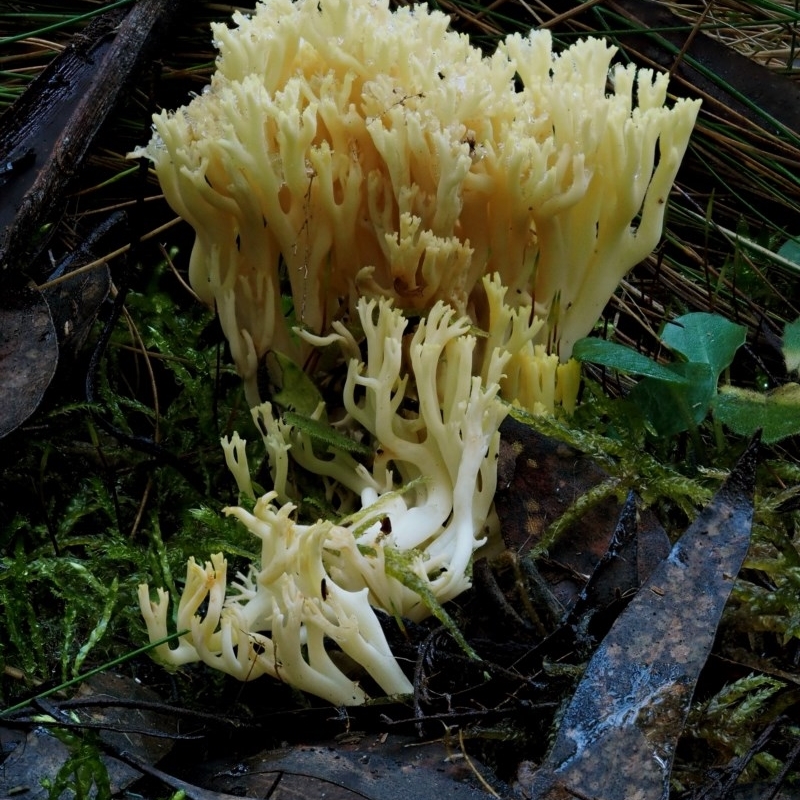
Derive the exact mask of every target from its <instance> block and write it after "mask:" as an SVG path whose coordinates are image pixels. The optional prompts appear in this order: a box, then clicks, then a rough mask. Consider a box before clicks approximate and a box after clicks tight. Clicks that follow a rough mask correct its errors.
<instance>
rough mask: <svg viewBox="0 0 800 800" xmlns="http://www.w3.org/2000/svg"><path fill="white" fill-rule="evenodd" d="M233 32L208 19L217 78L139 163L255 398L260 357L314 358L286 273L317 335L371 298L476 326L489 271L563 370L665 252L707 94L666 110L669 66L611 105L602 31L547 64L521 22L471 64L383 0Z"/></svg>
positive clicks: (331, 3) (430, 28) (547, 42)
mask: <svg viewBox="0 0 800 800" xmlns="http://www.w3.org/2000/svg"><path fill="white" fill-rule="evenodd" d="M234 22H235V27H233V28H228V27H227V26H226V25H223V24H218V25H214V26H213V30H214V37H215V42H216V45H217V46H218V48H219V53H220V55H219V58H218V60H217V73H216V74H215V75H214V77H213V79H212V82H211V84H210V86H209V87H207V90H206V91H204V92H203V93H202V94H201V95H199V96H197V97H195V98H194V99H193V100H192V101H191V102H190V103H189V104H188V106H186V107H184V108H182V109H180V110H178V111H177V112H164V113H162V114H159V115H157V116H156V117H155V135H154V137H153V139H152V141H151V142H150V144H149V145H148V146H147V147H146V148H141V149H140V150H139V151H137V152H138V154H139V155H145V156H147V157H148V158H149V159H150V160H151V161H152V162H153V166H154V168H155V170H156V173H157V175H158V178H159V181H160V182H161V186H162V188H163V190H164V193H165V195H166V197H167V200H168V201H169V203H170V204H171V205H172V207H173V208H174V209H175V210H176V211H177V212H178V213H179V214H181V216H183V217H184V218H185V219H186V220H187V221H189V222H190V224H191V225H192V226H193V227H194V229H195V231H196V234H197V238H196V241H195V246H194V249H193V252H192V257H191V265H190V279H191V282H192V285H193V286H194V288H195V289H196V291H197V292H198V294H199V295H200V296H201V297H202V298H203V299H204V300H205V301H206V302H208V303H209V304H215V305H216V307H217V310H218V312H219V316H220V320H221V322H222V327H223V330H224V332H225V335H226V336H227V338H228V340H229V341H230V344H231V351H232V354H233V358H234V361H235V362H236V365H237V369H238V370H239V372H240V373H241V374H242V376H243V377H244V379H245V386H246V389H247V396H248V399H249V401H250V403H251V405H256V404H257V402H258V401H259V400H260V398H259V397H258V390H257V387H256V382H255V374H256V369H257V366H258V362H259V360H260V359H261V358H262V357H263V356H264V354H265V353H266V352H267V351H268V350H269V349H271V348H272V349H276V350H278V351H281V352H283V353H285V354H286V355H289V356H291V357H293V358H296V359H299V358H300V357H301V356H302V354H303V350H304V349H305V348H308V346H309V345H308V344H307V343H304V342H303V341H302V340H299V339H298V338H297V337H295V336H293V335H292V333H291V323H290V322H289V321H287V318H286V317H285V315H284V313H283V310H282V301H281V287H282V286H284V285H286V283H288V284H289V285H290V286H291V295H292V301H293V319H294V321H296V322H298V323H300V324H302V325H303V326H305V327H306V328H307V329H309V330H310V331H311V332H312V333H315V334H326V333H327V332H328V331H329V329H330V326H331V323H332V322H333V321H334V320H336V319H338V318H339V317H340V316H341V315H342V314H346V313H348V312H349V313H350V314H352V313H354V309H355V303H356V299H357V297H358V295H359V294H364V293H367V294H370V295H372V296H384V297H390V298H392V299H393V301H394V303H395V305H396V306H397V307H399V308H404V309H413V310H415V311H424V310H427V309H430V308H432V307H433V305H434V304H435V303H436V302H437V301H438V300H443V301H445V302H446V303H448V304H450V305H451V306H453V307H454V308H455V309H456V310H457V311H458V313H460V314H461V313H465V312H468V313H470V314H471V315H472V319H473V322H474V323H475V324H476V325H477V326H478V327H480V328H483V329H488V327H489V324H488V321H487V319H485V318H483V317H482V316H481V309H483V310H486V309H487V307H488V304H487V302H486V300H485V297H484V296H483V285H482V283H481V280H480V279H481V277H482V276H484V275H488V274H494V273H497V274H499V275H500V279H501V281H502V283H503V285H504V286H506V287H507V288H508V290H509V295H508V296H509V298H511V299H512V301H513V303H514V304H515V305H517V306H519V307H520V308H522V307H525V306H529V305H530V306H532V307H533V309H534V310H535V312H536V314H537V315H538V316H539V317H540V318H541V319H543V320H545V321H546V324H545V325H544V326H543V327H541V329H540V330H539V331H538V333H537V334H536V337H535V339H534V340H533V344H534V345H544V346H545V348H546V353H550V354H553V353H555V354H557V355H558V356H559V357H560V360H561V361H562V362H565V361H566V360H567V359H568V357H569V355H570V353H571V351H572V346H573V343H574V342H575V340H576V339H577V338H579V337H581V336H583V335H585V334H586V333H588V331H589V330H590V329H591V327H592V326H593V325H594V323H595V321H596V320H597V317H598V315H599V314H600V312H601V310H602V308H603V306H604V304H605V303H606V301H607V300H608V298H609V296H610V295H611V294H612V292H613V291H614V288H615V287H616V285H617V283H618V282H619V280H620V279H621V277H622V276H623V275H624V274H625V273H626V272H627V271H628V270H629V269H630V268H631V267H632V266H633V265H634V264H636V263H637V262H638V261H639V260H641V259H642V258H643V257H645V256H646V255H647V253H648V252H649V251H650V250H651V249H652V248H653V247H654V246H655V245H656V243H657V241H658V238H659V235H660V231H661V226H662V221H663V214H664V207H665V203H666V200H667V195H668V193H669V190H670V186H671V184H672V182H673V180H674V178H675V174H676V171H677V169H678V165H679V163H680V160H681V157H682V156H683V153H684V151H685V149H686V146H687V142H688V138H689V134H690V132H691V129H692V126H693V124H694V120H695V117H696V114H697V109H698V104H697V103H696V102H692V101H687V100H678V101H676V102H675V103H674V104H673V106H672V107H671V108H667V107H666V106H665V99H666V89H667V78H666V76H664V75H658V76H654V75H653V73H652V72H651V71H649V70H641V71H640V72H639V73H638V75H636V74H635V71H634V68H633V67H632V66H628V67H621V66H618V67H615V68H614V69H613V70H612V72H611V85H612V91H611V93H610V94H607V90H606V80H607V76H608V71H609V65H610V63H611V59H612V57H613V55H614V52H615V50H614V48H613V47H611V46H609V45H608V44H606V43H605V42H604V41H603V40H600V39H587V40H582V41H580V42H577V43H576V44H574V45H572V46H571V47H569V48H568V49H566V50H565V51H564V52H562V53H559V54H556V53H554V52H553V48H552V41H551V37H550V34H549V33H548V32H547V31H532V32H531V33H530V34H529V35H528V36H526V37H521V36H518V35H513V36H509V37H508V38H507V39H506V40H505V42H503V43H501V45H500V46H499V47H498V49H497V51H496V52H495V53H494V54H493V55H491V56H483V55H482V54H481V52H480V51H479V50H478V49H477V48H475V47H473V46H472V45H471V44H470V42H469V40H468V39H467V37H465V36H463V35H459V34H457V33H454V32H452V31H449V30H448V18H447V17H446V16H444V15H443V14H441V13H439V12H435V11H429V10H428V9H427V8H426V7H425V6H424V5H415V6H413V7H404V8H400V9H398V10H397V11H395V12H392V11H390V9H389V6H388V0H297V2H292V1H291V0H266V2H262V3H259V4H258V6H257V9H256V12H255V14H253V15H252V16H247V15H244V14H241V13H238V12H237V13H236V14H234ZM515 76H519V77H520V78H521V81H522V84H523V88H522V89H521V90H518V88H517V86H516V85H515ZM634 95H635V97H636V98H637V100H638V105H636V104H635V103H634ZM656 153H658V156H656ZM534 352H535V353H537V354H543V353H542V351H540V350H535V351H534ZM536 357H537V358H538V357H539V356H538V355H537V356H536ZM522 379H523V377H522V372H520V373H519V380H522ZM542 379H543V378H542ZM517 382H518V381H517V380H516V379H515V381H512V383H517ZM547 391H549V392H550V393H551V394H552V393H553V391H554V390H553V388H552V387H549V389H547ZM522 393H524V394H529V395H536V391H535V387H534V388H530V389H525V390H523V391H522ZM520 396H521V395H520ZM533 402H534V403H535V402H538V401H537V400H534V401H533Z"/></svg>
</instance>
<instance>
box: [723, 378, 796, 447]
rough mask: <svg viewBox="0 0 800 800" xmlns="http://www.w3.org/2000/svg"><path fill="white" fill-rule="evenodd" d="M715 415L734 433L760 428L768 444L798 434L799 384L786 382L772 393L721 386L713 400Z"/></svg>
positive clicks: (751, 431)
mask: <svg viewBox="0 0 800 800" xmlns="http://www.w3.org/2000/svg"><path fill="white" fill-rule="evenodd" d="M714 416H715V417H716V418H717V419H718V420H719V421H720V422H722V423H724V424H725V425H727V426H728V427H729V428H730V429H731V430H732V431H733V432H734V433H739V434H742V435H744V436H749V435H750V434H752V433H755V431H757V430H758V429H759V428H760V429H761V438H762V440H763V441H764V442H766V443H767V444H771V443H772V442H777V441H780V440H781V439H784V438H786V437H787V436H795V435H797V434H798V433H800V385H798V384H796V383H787V384H786V385H785V386H781V387H779V388H778V389H775V390H774V391H772V392H753V391H751V390H749V389H738V388H735V387H733V386H726V387H724V388H723V389H722V390H721V391H720V393H719V394H718V395H717V397H716V398H715V400H714Z"/></svg>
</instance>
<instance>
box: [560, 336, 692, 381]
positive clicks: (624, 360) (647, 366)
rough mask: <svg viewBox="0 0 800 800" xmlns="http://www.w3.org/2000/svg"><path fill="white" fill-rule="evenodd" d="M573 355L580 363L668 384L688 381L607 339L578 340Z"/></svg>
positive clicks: (667, 368)
mask: <svg viewBox="0 0 800 800" xmlns="http://www.w3.org/2000/svg"><path fill="white" fill-rule="evenodd" d="M572 355H573V357H574V358H576V359H578V361H591V362H592V363H594V364H602V365H603V366H604V367H611V368H613V369H618V370H619V371H620V372H627V373H630V374H631V375H642V376H644V377H648V378H654V379H656V380H659V381H663V382H666V383H685V381H686V379H685V378H684V377H683V376H681V375H680V374H679V373H677V372H675V371H674V370H672V369H670V368H669V367H665V366H662V365H661V364H658V363H656V362H655V361H653V359H652V358H648V357H647V356H646V355H643V354H642V353H637V352H636V351H635V350H631V348H630V347H625V346H624V345H621V344H616V343H615V342H609V341H607V340H605V339H593V338H586V339H578V341H577V342H575V347H574V348H573V351H572Z"/></svg>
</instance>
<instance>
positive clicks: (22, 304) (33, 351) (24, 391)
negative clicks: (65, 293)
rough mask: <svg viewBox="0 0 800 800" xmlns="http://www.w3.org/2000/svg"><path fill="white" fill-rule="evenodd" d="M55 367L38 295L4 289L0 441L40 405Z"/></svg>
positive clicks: (50, 330) (51, 333)
mask: <svg viewBox="0 0 800 800" xmlns="http://www.w3.org/2000/svg"><path fill="white" fill-rule="evenodd" d="M57 364H58V341H57V339H56V331H55V327H54V326H53V320H52V319H51V317H50V309H49V308H48V306H47V302H46V301H45V299H44V297H43V296H42V294H41V292H40V291H39V290H38V289H36V288H34V287H32V286H24V287H20V288H18V289H16V290H14V289H11V288H10V287H9V288H6V290H5V292H4V297H3V303H2V307H0V387H2V392H1V394H2V403H0V438H2V437H3V436H6V435H7V434H9V433H11V431H13V430H15V429H16V428H17V427H19V426H20V425H21V424H22V423H23V422H25V420H26V419H28V417H29V416H30V415H31V414H33V412H34V411H35V410H36V409H37V407H38V406H39V403H40V402H41V400H42V397H43V396H44V393H45V390H46V389H47V387H48V386H49V385H50V381H51V380H52V378H53V374H54V373H55V371H56V365H57Z"/></svg>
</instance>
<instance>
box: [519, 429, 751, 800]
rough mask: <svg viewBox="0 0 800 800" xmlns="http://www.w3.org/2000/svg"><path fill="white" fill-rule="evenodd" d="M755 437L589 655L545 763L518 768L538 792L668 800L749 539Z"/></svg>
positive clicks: (531, 792)
mask: <svg viewBox="0 0 800 800" xmlns="http://www.w3.org/2000/svg"><path fill="white" fill-rule="evenodd" d="M756 451H757V443H756V442H754V443H753V444H751V446H750V447H749V448H748V450H747V451H746V453H745V454H744V456H743V457H742V458H741V459H740V461H739V464H738V465H737V466H736V468H735V470H734V471H733V473H732V474H731V476H730V477H729V478H728V480H727V481H726V482H725V484H724V485H723V486H722V488H721V489H720V490H719V492H718V493H717V495H716V497H715V498H714V500H713V501H712V502H711V503H710V505H709V506H708V507H707V508H706V509H704V511H703V512H702V513H701V514H700V516H699V517H698V518H697V520H695V522H694V523H693V524H692V525H691V526H690V527H689V528H688V530H687V531H686V532H685V533H684V534H683V536H682V537H681V539H680V540H679V541H678V542H677V543H676V545H675V546H674V547H673V549H672V552H671V553H670V555H669V557H668V558H667V559H666V560H665V561H663V562H662V563H661V564H660V565H659V567H658V568H657V569H656V570H655V571H654V572H653V574H652V575H651V576H650V579H649V581H648V582H647V583H646V584H645V586H643V587H642V589H641V590H640V591H639V593H638V594H637V595H636V597H635V598H634V599H633V600H632V601H631V603H630V605H629V606H628V607H627V609H626V610H625V611H624V612H623V613H622V614H621V615H620V617H619V619H618V620H617V622H616V623H615V624H614V626H613V628H612V629H611V631H610V632H609V634H608V636H606V638H605V639H604V640H603V643H602V644H601V645H600V647H599V649H598V650H597V652H596V653H595V655H594V656H593V657H592V660H591V661H590V662H589V666H588V667H587V669H586V672H585V674H584V676H583V678H582V680H581V682H580V684H579V685H578V688H577V690H576V691H575V694H574V695H573V698H572V700H571V701H570V704H569V707H568V708H567V711H566V713H565V715H564V717H563V719H562V721H561V725H560V728H559V731H558V734H557V736H556V740H555V743H554V745H553V748H552V750H551V751H550V753H549V755H548V757H547V759H546V760H545V762H544V764H543V765H542V766H541V767H540V768H539V769H538V770H535V769H534V768H533V766H532V765H531V764H523V765H522V766H521V768H520V771H519V774H518V778H519V789H520V792H521V794H522V795H523V796H525V797H528V798H536V800H567V798H575V797H602V798H603V800H630V798H634V797H635V798H637V800H666V798H667V797H668V795H669V777H670V771H671V767H672V760H673V756H674V753H675V746H676V744H677V741H678V737H679V735H680V733H681V731H682V729H683V726H684V723H685V720H686V714H687V713H688V710H689V704H690V702H691V698H692V694H693V692H694V688H695V685H696V683H697V678H698V676H699V674H700V670H701V669H702V667H703V665H704V664H705V662H706V659H707V658H708V654H709V653H710V651H711V647H712V645H713V642H714V636H715V634H716V630H717V626H718V624H719V619H720V616H721V614H722V610H723V608H724V606H725V603H726V602H727V600H728V597H729V595H730V592H731V589H732V588H733V581H734V579H735V577H736V575H737V574H738V572H739V569H740V568H741V565H742V562H743V561H744V558H745V555H746V554H747V548H748V546H749V544H750V530H751V524H752V517H753V503H752V496H753V488H754V484H755V467H756Z"/></svg>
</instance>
